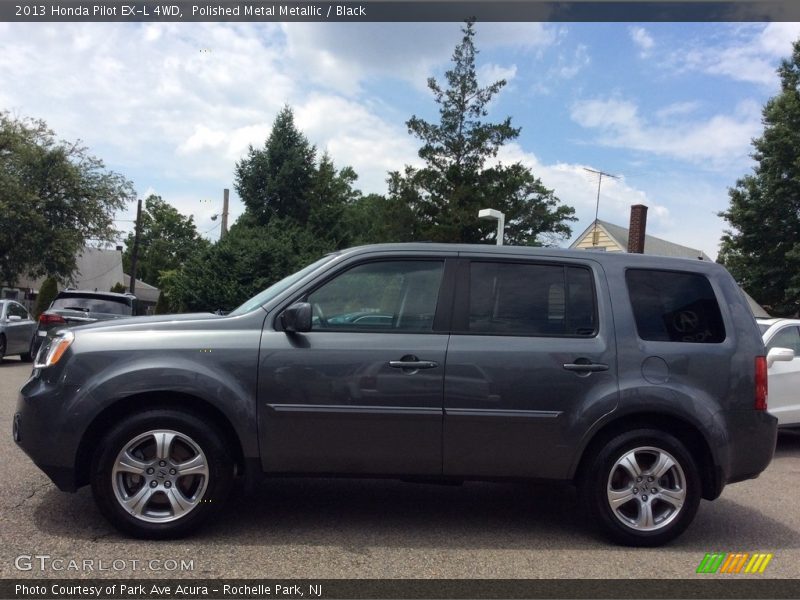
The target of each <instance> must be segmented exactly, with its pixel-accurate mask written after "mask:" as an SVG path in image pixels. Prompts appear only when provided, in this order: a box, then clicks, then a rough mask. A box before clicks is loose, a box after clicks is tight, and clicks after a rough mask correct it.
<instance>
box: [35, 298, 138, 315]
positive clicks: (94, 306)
mask: <svg viewBox="0 0 800 600" xmlns="http://www.w3.org/2000/svg"><path fill="white" fill-rule="evenodd" d="M129 302H130V301H126V300H124V299H122V298H121V299H119V300H116V299H113V298H97V297H94V296H76V295H72V294H70V295H69V296H61V297H60V298H56V299H55V300H53V304H52V305H51V306H50V310H78V311H83V312H87V313H89V312H93V313H106V314H111V315H131V314H132V313H133V308H132V307H131V305H130V303H129Z"/></svg>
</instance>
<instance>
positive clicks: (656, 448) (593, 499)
mask: <svg viewBox="0 0 800 600" xmlns="http://www.w3.org/2000/svg"><path fill="white" fill-rule="evenodd" d="M583 472H584V475H583V481H582V482H581V495H582V499H583V502H584V504H585V508H586V510H587V512H588V514H589V515H590V516H591V517H592V520H593V522H594V523H595V524H596V525H597V526H599V528H600V529H601V531H602V532H603V533H604V534H605V535H606V536H608V537H610V538H611V539H612V540H614V541H615V542H617V543H620V544H625V545H629V546H659V545H661V544H664V543H666V542H668V541H670V540H672V539H674V538H675V537H677V536H678V535H680V534H681V533H682V532H683V531H684V530H685V529H686V528H687V527H688V526H689V524H690V523H691V522H692V520H693V519H694V516H695V514H696V513H697V509H698V506H699V505H700V495H701V494H700V477H699V474H698V469H697V465H696V463H695V462H694V460H693V459H692V457H691V455H690V454H689V452H688V451H687V450H686V447H685V446H684V445H683V444H682V443H681V442H680V441H679V440H678V439H677V438H675V437H674V436H672V435H670V434H668V433H665V432H663V431H659V430H655V429H638V430H635V431H629V432H625V433H622V434H620V435H618V436H616V437H614V438H613V439H611V440H610V441H608V443H607V444H606V445H605V446H604V447H603V448H602V449H601V450H600V452H599V453H597V455H596V456H595V457H594V458H592V459H590V463H589V464H588V465H587V468H585V469H584V471H583Z"/></svg>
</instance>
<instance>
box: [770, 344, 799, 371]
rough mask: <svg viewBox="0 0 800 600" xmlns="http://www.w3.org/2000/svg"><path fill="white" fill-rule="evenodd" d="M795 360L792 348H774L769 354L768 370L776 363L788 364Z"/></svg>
mask: <svg viewBox="0 0 800 600" xmlns="http://www.w3.org/2000/svg"><path fill="white" fill-rule="evenodd" d="M790 360H794V350H792V349H791V348H772V349H771V350H770V351H769V352H767V368H769V367H771V366H772V363H774V362H788V361H790Z"/></svg>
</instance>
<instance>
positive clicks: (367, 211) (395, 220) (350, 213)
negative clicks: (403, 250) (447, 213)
mask: <svg viewBox="0 0 800 600" xmlns="http://www.w3.org/2000/svg"><path fill="white" fill-rule="evenodd" d="M414 219H415V216H414V212H413V211H412V209H411V207H410V206H409V204H407V203H406V202H404V201H403V200H402V199H400V198H396V197H391V198H385V197H383V196H381V195H379V194H368V195H366V196H363V197H360V198H358V199H356V200H355V201H353V202H352V203H351V204H349V205H348V206H347V208H346V210H345V212H344V214H343V216H342V223H343V225H344V227H346V228H347V230H348V231H349V232H350V241H351V244H352V245H361V244H380V243H385V242H410V241H413V240H414V238H413V237H412V235H411V233H412V232H413V230H414V226H415V223H414Z"/></svg>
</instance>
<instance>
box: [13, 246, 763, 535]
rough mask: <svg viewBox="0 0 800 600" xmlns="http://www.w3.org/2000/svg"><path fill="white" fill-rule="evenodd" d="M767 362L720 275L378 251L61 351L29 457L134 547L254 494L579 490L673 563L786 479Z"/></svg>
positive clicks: (28, 406)
mask: <svg viewBox="0 0 800 600" xmlns="http://www.w3.org/2000/svg"><path fill="white" fill-rule="evenodd" d="M358 313H363V314H374V315H381V317H382V318H380V319H352V318H349V317H348V316H349V315H353V314H358ZM764 355H765V349H764V345H763V343H762V341H761V337H760V335H759V331H758V327H757V326H756V323H755V320H754V319H753V316H752V313H751V312H750V309H749V307H748V305H747V303H746V301H745V299H744V297H743V296H742V294H741V292H740V290H739V288H738V287H737V286H736V284H735V283H734V281H733V279H732V278H731V276H730V275H729V274H728V273H727V271H725V269H723V268H722V267H721V266H719V265H716V264H713V263H709V262H703V261H689V260H679V259H665V258H655V257H647V256H641V255H630V254H619V255H614V254H611V253H608V254H605V253H603V254H601V253H593V252H586V251H583V252H581V251H564V250H555V249H532V248H514V247H490V246H459V245H438V244H407V245H405V244H400V245H379V246H366V247H360V248H354V249H351V250H347V251H342V252H338V253H335V254H331V255H329V256H326V257H324V258H323V259H321V260H319V261H318V262H316V263H314V264H312V265H310V266H308V267H306V268H305V269H303V270H302V271H300V272H298V273H296V274H294V275H292V276H290V277H288V278H287V279H285V280H283V281H281V282H279V283H276V284H275V285H273V286H272V287H270V288H269V289H267V290H265V291H264V292H262V293H261V294H259V295H258V296H256V297H254V298H253V299H251V300H249V301H248V302H246V303H245V304H243V305H242V306H240V307H239V308H238V309H236V310H234V311H232V312H231V313H230V314H229V315H227V316H224V317H223V316H215V315H211V314H194V315H179V316H175V315H173V316H166V317H145V318H136V319H128V320H124V321H119V322H116V323H113V322H112V323H103V324H100V323H98V324H95V325H88V326H84V327H79V328H76V329H75V330H73V331H65V332H62V333H61V334H59V335H58V336H57V337H56V338H54V339H53V340H52V341H50V342H49V343H48V346H47V347H46V348H44V349H43V350H42V351H41V352H40V353H39V356H38V358H37V364H36V365H35V368H34V372H33V374H32V377H31V379H30V380H29V381H28V382H27V383H25V385H24V386H23V387H22V390H21V394H20V398H19V402H18V407H17V413H16V416H15V420H14V437H15V439H16V441H17V443H18V444H19V445H20V446H21V447H22V448H23V449H24V450H25V451H26V452H27V453H28V454H29V455H30V456H31V457H32V458H33V460H34V461H35V462H36V464H37V465H39V467H40V468H42V469H43V470H44V471H45V472H46V473H47V474H48V475H49V476H50V477H51V479H52V480H53V481H54V482H55V483H56V484H57V485H58V487H59V488H61V489H62V490H66V491H71V490H75V489H77V488H78V487H80V486H83V485H86V484H91V485H92V489H93V492H94V496H95V499H96V501H97V503H98V505H99V507H100V508H101V510H102V512H103V513H104V514H105V515H106V517H107V518H109V519H110V520H111V521H112V522H113V523H114V524H115V525H116V526H117V527H118V528H120V529H121V530H123V531H125V532H128V533H130V534H132V535H135V536H142V537H155V538H162V537H171V536H176V535H181V534H185V533H187V532H189V531H192V530H194V529H195V528H196V527H197V526H198V525H199V524H200V523H201V522H203V521H206V520H207V519H208V517H209V515H210V514H211V513H213V512H214V511H215V510H217V509H218V508H219V507H220V506H221V504H222V503H223V501H224V499H225V497H226V496H227V494H228V491H229V489H230V488H231V485H232V481H233V479H234V477H235V476H238V475H247V476H250V475H255V474H264V473H266V474H269V475H329V474H337V475H349V476H356V477H370V476H392V477H398V478H404V479H407V478H411V479H414V478H417V479H425V480H431V479H446V480H448V481H457V480H464V479H487V480H498V479H500V480H515V479H533V480H540V481H549V482H572V483H575V484H576V485H577V486H578V488H579V490H580V493H581V497H582V499H583V500H582V501H583V506H584V507H585V511H586V514H587V515H588V516H589V518H590V521H591V522H593V523H594V524H596V525H597V526H599V527H600V529H602V530H603V531H604V532H605V533H606V534H607V535H608V536H609V537H610V538H611V539H613V540H615V541H617V542H620V543H625V544H632V545H657V544H662V543H664V542H666V541H668V540H670V539H672V538H674V537H675V536H677V535H678V534H680V533H681V532H682V531H683V530H684V529H685V528H686V527H687V526H688V525H689V523H690V522H691V521H692V519H693V518H694V515H695V513H696V511H697V509H698V506H699V503H700V499H701V498H706V499H709V500H711V499H714V498H716V497H718V496H719V494H720V493H721V491H722V489H723V487H724V486H725V485H726V484H727V483H733V482H736V481H741V480H743V479H747V478H752V477H756V476H757V475H758V474H759V473H760V472H761V471H763V470H764V469H765V468H766V466H767V465H768V464H769V462H770V460H771V458H772V454H773V451H774V448H775V439H776V419H775V418H774V417H773V416H771V415H770V414H769V413H768V412H767V411H766V408H767V406H766V401H767V398H766V386H767V382H766V373H767V371H766V361H765V357H764Z"/></svg>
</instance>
